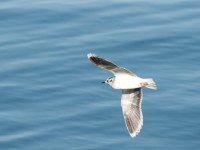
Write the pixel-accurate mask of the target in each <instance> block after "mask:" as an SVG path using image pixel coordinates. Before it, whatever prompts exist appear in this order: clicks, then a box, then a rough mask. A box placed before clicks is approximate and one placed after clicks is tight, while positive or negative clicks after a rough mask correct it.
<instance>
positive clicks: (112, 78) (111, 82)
mask: <svg viewBox="0 0 200 150" xmlns="http://www.w3.org/2000/svg"><path fill="white" fill-rule="evenodd" d="M114 80H115V78H114V77H110V78H108V79H106V80H105V81H103V82H102V83H106V84H109V85H110V86H112V84H113V82H114Z"/></svg>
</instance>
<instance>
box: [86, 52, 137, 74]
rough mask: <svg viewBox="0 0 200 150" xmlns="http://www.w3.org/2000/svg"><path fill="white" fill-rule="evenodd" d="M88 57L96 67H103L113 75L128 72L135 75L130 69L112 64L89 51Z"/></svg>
mask: <svg viewBox="0 0 200 150" xmlns="http://www.w3.org/2000/svg"><path fill="white" fill-rule="evenodd" d="M88 59H89V60H90V61H91V62H92V63H93V64H95V65H97V66H98V67H100V68H102V69H105V70H107V71H110V72H112V73H113V74H114V75H117V74H129V75H132V76H135V74H134V73H132V72H131V71H129V70H127V69H125V68H122V67H119V66H117V65H115V64H113V63H112V62H110V61H108V60H106V59H103V58H100V57H98V56H96V55H95V54H92V53H89V54H88Z"/></svg>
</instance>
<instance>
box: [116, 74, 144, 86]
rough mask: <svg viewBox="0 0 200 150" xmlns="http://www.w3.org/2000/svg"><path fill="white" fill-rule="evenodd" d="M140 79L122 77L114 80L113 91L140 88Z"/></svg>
mask: <svg viewBox="0 0 200 150" xmlns="http://www.w3.org/2000/svg"><path fill="white" fill-rule="evenodd" d="M141 80H142V79H141V78H139V77H132V76H131V77H129V76H124V77H120V78H116V80H115V84H113V88H114V89H135V88H140V87H141V84H140V83H141Z"/></svg>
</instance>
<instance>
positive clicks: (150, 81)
mask: <svg viewBox="0 0 200 150" xmlns="http://www.w3.org/2000/svg"><path fill="white" fill-rule="evenodd" d="M144 81H145V82H146V83H147V85H146V86H145V87H147V88H150V89H154V90H156V89H157V86H156V83H155V82H154V80H153V79H152V78H148V79H144Z"/></svg>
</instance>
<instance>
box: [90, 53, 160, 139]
mask: <svg viewBox="0 0 200 150" xmlns="http://www.w3.org/2000/svg"><path fill="white" fill-rule="evenodd" d="M87 56H88V59H89V60H90V61H91V63H93V64H95V65H96V66H98V67H99V68H101V69H104V70H107V71H109V72H111V73H112V74H113V75H114V77H109V78H107V79H106V80H105V81H103V82H102V83H105V84H108V85H110V86H111V87H112V88H113V89H118V90H121V91H122V96H121V107H122V114H123V117H124V121H125V124H126V128H127V130H128V132H129V134H130V136H131V137H132V138H134V137H136V136H137V135H138V134H139V132H140V130H141V128H142V126H143V114H142V108H141V103H142V99H143V94H142V88H143V87H147V88H150V89H154V90H156V89H157V86H156V83H155V82H154V80H153V79H152V78H141V77H139V76H137V75H136V74H135V73H133V72H131V71H129V70H128V69H126V68H123V67H119V66H117V65H116V64H114V63H112V62H111V61H109V60H106V59H104V58H101V57H99V56H97V55H95V54H93V53H88V55H87Z"/></svg>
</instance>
